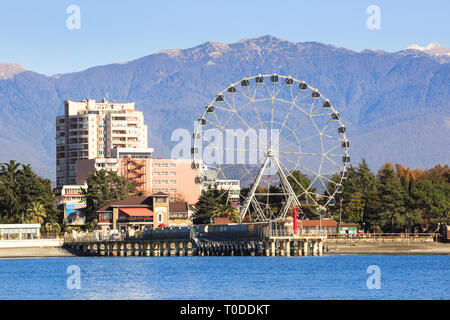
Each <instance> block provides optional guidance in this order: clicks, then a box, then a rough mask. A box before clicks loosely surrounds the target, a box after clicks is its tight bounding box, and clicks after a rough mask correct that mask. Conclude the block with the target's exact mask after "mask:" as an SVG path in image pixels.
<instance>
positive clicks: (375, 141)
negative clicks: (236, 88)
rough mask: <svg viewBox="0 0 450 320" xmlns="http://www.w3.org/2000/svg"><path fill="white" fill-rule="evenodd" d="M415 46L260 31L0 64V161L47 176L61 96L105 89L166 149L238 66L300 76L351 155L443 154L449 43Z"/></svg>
mask: <svg viewBox="0 0 450 320" xmlns="http://www.w3.org/2000/svg"><path fill="white" fill-rule="evenodd" d="M419 47H420V46H415V47H413V48H411V47H410V48H408V49H405V50H402V51H399V52H385V51H382V50H370V49H367V50H364V51H361V52H356V51H352V50H349V49H346V48H342V47H338V46H334V45H331V44H323V43H320V42H290V41H287V40H282V39H278V38H276V37H273V36H270V35H265V36H262V37H258V38H252V39H245V40H241V41H236V42H233V43H229V44H222V43H219V42H212V41H211V42H206V43H203V44H201V45H199V46H196V47H193V48H187V49H171V50H164V51H160V52H157V53H155V54H151V55H148V56H145V57H142V58H139V59H136V60H132V61H128V62H122V63H114V64H108V65H103V66H96V67H92V68H89V69H87V70H84V71H81V72H73V73H68V74H58V75H55V76H50V77H48V76H45V75H41V74H39V73H36V72H32V71H29V70H28V71H27V70H25V69H24V68H23V67H21V66H20V65H12V64H0V111H1V112H0V123H2V126H0V162H4V161H8V160H9V159H17V160H18V161H21V162H25V163H30V164H32V165H33V167H35V168H36V169H37V171H38V172H39V173H40V174H43V175H45V176H47V177H50V178H54V176H55V168H54V163H55V161H54V158H55V139H54V136H55V117H56V116H57V115H59V114H62V112H63V101H64V100H66V99H69V100H82V99H87V98H91V99H96V100H100V99H101V98H103V97H108V100H111V101H114V100H115V101H135V102H136V108H137V109H139V110H143V111H144V114H145V119H146V122H147V123H148V125H149V139H148V141H149V145H150V146H152V147H155V150H156V154H155V156H169V155H170V146H171V144H170V133H171V131H172V130H174V129H176V128H187V129H190V130H191V129H192V121H194V120H195V119H197V118H198V116H199V115H200V114H201V112H202V111H203V108H204V107H205V104H207V103H209V102H210V101H211V100H212V98H213V97H214V96H215V94H216V93H217V92H218V91H219V90H221V89H223V88H225V87H226V86H228V85H229V84H230V83H232V82H236V81H238V80H240V79H241V78H243V77H245V76H251V75H255V74H259V73H261V74H271V73H278V74H284V75H291V76H293V77H295V78H298V79H301V80H305V81H306V82H308V83H309V84H310V85H312V86H314V87H316V88H318V89H319V90H320V91H321V92H322V93H323V94H324V95H325V96H326V97H327V98H329V99H330V100H331V101H332V102H333V105H334V106H336V108H337V109H338V110H339V112H340V114H341V116H342V119H343V121H344V123H345V124H346V125H347V127H348V135H349V139H350V141H351V149H350V153H351V156H352V162H353V163H357V162H358V161H359V160H360V159H361V158H362V157H365V158H366V159H367V161H368V163H369V165H370V166H371V167H372V168H373V169H378V168H379V167H380V166H381V164H383V163H384V162H386V161H391V162H400V163H402V164H404V165H405V166H409V167H419V168H426V167H431V166H434V165H435V164H436V163H442V164H444V163H448V159H450V151H449V148H448V146H449V145H450V138H449V137H450V116H449V111H450V103H449V97H450V88H449V85H448V84H449V83H450V65H449V61H450V58H449V57H448V56H447V55H446V54H445V52H447V51H445V50H448V49H447V48H443V47H442V46H437V45H436V44H435V45H430V46H426V47H423V48H424V49H420V48H422V47H420V48H419ZM427 48H428V49H427ZM436 50H437V51H436ZM442 50H444V51H442ZM436 52H444V54H441V53H439V54H437V53H436Z"/></svg>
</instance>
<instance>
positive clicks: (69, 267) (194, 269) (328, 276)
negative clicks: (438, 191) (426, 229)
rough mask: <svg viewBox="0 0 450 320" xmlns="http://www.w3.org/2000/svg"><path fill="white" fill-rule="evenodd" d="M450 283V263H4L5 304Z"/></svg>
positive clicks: (395, 295)
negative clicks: (18, 301)
mask: <svg viewBox="0 0 450 320" xmlns="http://www.w3.org/2000/svg"><path fill="white" fill-rule="evenodd" d="M374 270H375V271H376V272H375V271H374ZM374 277H376V279H374ZM449 280H450V257H449V256H448V255H429V256H427V255H327V256H322V257H64V258H36V259H0V299H449V298H450V281H449Z"/></svg>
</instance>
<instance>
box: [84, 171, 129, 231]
mask: <svg viewBox="0 0 450 320" xmlns="http://www.w3.org/2000/svg"><path fill="white" fill-rule="evenodd" d="M87 186H88V187H87V190H85V191H83V198H84V200H85V201H86V208H85V209H84V211H85V214H86V224H87V225H88V228H90V229H93V228H95V226H96V224H97V223H96V220H97V219H98V214H97V210H98V209H100V208H101V207H103V206H105V205H107V204H108V203H110V202H114V201H118V200H122V199H125V198H126V197H128V196H129V195H130V194H132V193H135V192H136V185H135V184H134V183H132V182H131V181H129V180H128V179H127V178H125V177H122V176H119V175H118V174H117V172H114V171H106V170H103V169H102V170H98V171H95V173H91V174H89V176H88V179H87Z"/></svg>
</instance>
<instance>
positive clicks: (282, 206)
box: [191, 74, 350, 221]
mask: <svg viewBox="0 0 450 320" xmlns="http://www.w3.org/2000/svg"><path fill="white" fill-rule="evenodd" d="M348 148H349V141H348V140H347V138H346V127H345V126H344V124H343V123H342V121H341V117H340V115H339V113H338V112H337V110H336V109H335V108H334V107H333V105H332V104H331V102H330V101H329V100H328V99H326V98H325V97H324V96H323V95H322V94H321V93H320V92H319V90H317V89H316V88H313V87H311V86H310V85H308V84H307V83H306V82H304V81H300V80H297V79H294V78H292V77H290V76H282V75H276V74H272V75H257V76H253V77H249V78H244V79H242V80H240V81H238V82H236V83H233V84H230V85H229V86H228V87H227V88H225V89H224V90H222V91H220V92H219V93H218V94H217V95H216V97H215V98H214V99H213V101H211V103H209V104H208V105H207V106H206V108H205V109H204V111H203V113H202V115H201V116H200V118H199V119H198V122H197V123H196V126H195V130H194V133H193V146H192V148H191V153H192V155H193V159H194V164H195V167H196V168H198V173H199V175H198V182H199V183H201V182H202V181H204V180H205V179H206V178H207V177H206V175H205V174H204V173H205V170H215V171H216V172H217V177H218V179H222V180H226V179H239V180H240V183H241V186H245V185H248V186H249V188H247V189H243V190H242V191H241V203H240V204H239V213H240V218H241V221H244V220H245V219H247V220H252V221H268V220H274V219H279V218H285V217H286V215H287V214H288V213H289V212H291V209H292V208H293V207H297V208H299V209H300V212H302V208H304V206H314V207H315V209H317V210H319V211H320V212H321V213H324V212H326V208H327V207H328V206H334V205H335V203H336V200H335V194H336V193H340V192H342V180H344V179H346V178H347V170H346V168H347V166H348V163H349V162H350V157H349V155H348Z"/></svg>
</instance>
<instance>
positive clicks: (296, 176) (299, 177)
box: [287, 170, 316, 201]
mask: <svg viewBox="0 0 450 320" xmlns="http://www.w3.org/2000/svg"><path fill="white" fill-rule="evenodd" d="M287 179H288V181H289V183H290V184H291V186H292V189H293V190H294V193H295V194H296V195H297V197H298V199H299V200H300V201H302V200H307V197H306V194H305V190H306V189H307V188H308V186H309V185H310V184H311V180H309V178H308V177H307V176H306V175H304V174H303V173H301V172H300V171H298V170H294V171H292V172H291V174H290V175H289V176H288V177H287ZM308 192H313V193H314V192H316V188H314V187H311V188H310V189H309V190H308ZM308 200H311V199H310V198H309V199H308Z"/></svg>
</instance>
